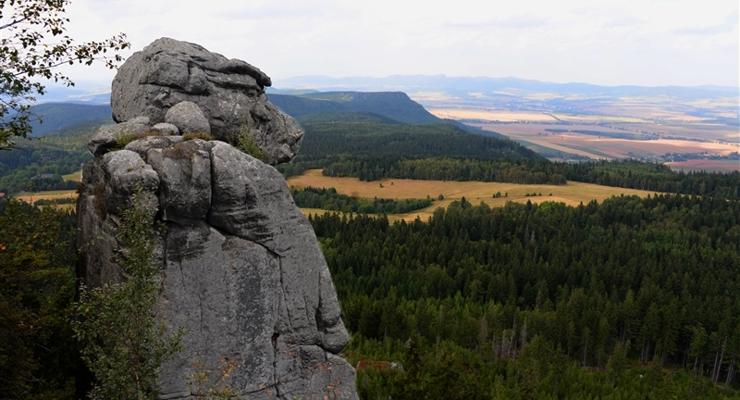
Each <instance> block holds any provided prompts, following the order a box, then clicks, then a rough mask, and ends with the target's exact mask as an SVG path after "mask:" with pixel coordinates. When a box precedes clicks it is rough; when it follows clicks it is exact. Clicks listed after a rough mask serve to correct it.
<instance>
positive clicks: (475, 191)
mask: <svg viewBox="0 0 740 400" xmlns="http://www.w3.org/2000/svg"><path fill="white" fill-rule="evenodd" d="M288 185H290V186H292V187H296V188H303V187H307V186H312V187H317V188H321V187H325V188H329V187H333V188H335V189H337V192H339V193H341V194H346V195H349V196H353V197H363V198H369V199H372V198H374V197H378V198H384V199H421V198H426V197H427V196H429V197H430V198H432V199H435V201H434V204H432V205H431V206H429V207H427V208H424V209H421V210H417V211H414V212H411V213H408V214H396V215H394V216H393V219H404V220H413V219H415V218H416V217H420V218H421V219H423V220H425V219H426V218H428V217H429V216H431V215H432V213H433V212H434V210H436V209H437V208H439V207H446V206H447V205H449V204H450V203H452V202H453V201H455V200H460V199H461V198H463V197H465V199H466V200H468V201H470V202H471V203H473V204H479V203H481V202H484V203H486V204H488V205H489V206H491V207H501V206H503V205H505V204H506V202H508V201H514V202H518V203H526V202H527V201H531V202H532V203H543V202H546V201H554V202H561V203H565V204H567V205H571V206H577V205H578V204H580V203H584V204H585V203H588V202H590V201H591V200H597V201H603V200H605V199H607V198H609V197H612V196H619V195H636V196H640V197H646V196H648V195H650V194H654V192H650V191H644V190H635V189H625V188H616V187H611V186H602V185H595V184H591V183H581V182H568V184H567V185H523V184H516V183H499V182H455V181H426V180H413V179H383V180H381V181H373V182H363V181H360V180H359V179H357V178H337V177H329V176H323V175H322V174H321V170H318V169H314V170H309V171H307V172H306V173H305V174H303V175H300V176H295V177H292V178H290V179H288ZM497 192H498V193H501V197H498V198H494V194H495V193H497ZM532 193H537V194H540V193H541V194H542V195H541V196H531V195H530V196H527V194H532ZM505 194H508V196H506V197H504V195H505ZM440 195H442V197H443V199H441V200H437V199H438V198H439V196H440ZM320 212H324V211H323V210H316V209H310V210H304V213H307V214H318V213H320Z"/></svg>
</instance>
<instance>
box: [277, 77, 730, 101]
mask: <svg viewBox="0 0 740 400" xmlns="http://www.w3.org/2000/svg"><path fill="white" fill-rule="evenodd" d="M280 86H281V87H282V88H294V89H301V88H309V87H310V88H312V89H318V90H359V91H367V90H393V91H396V90H401V91H405V92H414V91H444V92H447V93H452V94H454V93H470V92H496V91H503V90H514V91H523V92H553V93H558V94H561V95H572V94H586V95H590V96H648V95H649V96H660V95H665V96H674V97H684V98H695V97H710V98H714V97H726V96H736V97H737V96H738V94H739V92H740V89H738V88H736V87H725V86H638V85H615V86H609V85H596V84H591V83H582V82H568V83H555V82H545V81H538V80H532V79H521V78H513V77H504V78H495V77H455V76H447V75H391V76H386V77H340V78H336V77H329V76H320V75H317V76H299V77H292V78H288V79H281V80H280Z"/></svg>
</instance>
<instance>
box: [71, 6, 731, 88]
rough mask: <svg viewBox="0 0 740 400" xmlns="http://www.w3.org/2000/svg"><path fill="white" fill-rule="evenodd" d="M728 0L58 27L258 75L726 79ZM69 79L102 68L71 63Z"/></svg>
mask: <svg viewBox="0 0 740 400" xmlns="http://www.w3.org/2000/svg"><path fill="white" fill-rule="evenodd" d="M738 8H739V7H738V0H704V1H699V0H638V1H635V0H506V1H495V0H481V1H474V0H445V1H436V0H424V1H406V0H368V1H363V0H346V1H340V0H326V1H309V0H304V1H282V0H264V1H263V0H256V1H255V0H244V1H234V0H228V1H226V0H224V1H220V0H198V1H192V0H72V5H71V6H70V10H69V11H70V12H69V16H70V18H71V20H72V21H71V25H70V33H71V34H73V35H74V36H75V37H77V38H79V39H100V38H103V37H105V36H108V35H110V34H113V33H117V32H125V33H126V34H127V35H128V37H129V40H130V41H131V43H132V46H133V48H134V49H140V48H142V47H144V46H145V45H146V44H148V43H149V42H151V41H153V40H154V39H156V38H158V37H161V36H169V37H172V38H176V39H181V40H187V41H192V42H196V43H199V44H201V45H203V46H205V47H206V48H208V49H210V50H213V51H217V52H220V53H222V54H224V55H225V56H227V57H230V58H241V59H244V60H246V61H248V62H250V63H252V64H254V65H256V66H258V67H260V68H261V69H262V70H264V71H265V72H267V73H268V74H269V75H270V76H272V78H273V82H274V86H276V87H280V79H281V78H287V77H293V76H302V75H329V76H338V77H339V76H386V75H393V74H446V75H451V76H492V77H505V76H513V77H520V78H528V79H538V80H546V81H554V82H573V81H578V82H589V83H597V84H607V85H616V84H637V85H650V86H654V85H705V84H713V85H725V86H737V85H738V74H739V68H738V58H739V57H740V56H739V54H738V47H739V43H738V42H739V40H738ZM71 74H72V75H73V77H74V78H75V79H77V80H78V81H81V82H84V81H96V82H98V83H100V82H104V83H105V84H106V85H107V84H109V82H110V80H111V79H112V77H113V73H112V72H109V71H105V70H104V69H103V68H93V69H89V68H84V67H78V68H75V69H74V70H73V71H71Z"/></svg>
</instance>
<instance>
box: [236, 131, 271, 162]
mask: <svg viewBox="0 0 740 400" xmlns="http://www.w3.org/2000/svg"><path fill="white" fill-rule="evenodd" d="M236 148H238V149H239V150H241V151H243V152H245V153H247V154H249V155H250V156H252V157H254V158H259V159H260V160H262V161H264V159H265V152H264V151H262V149H261V148H260V147H259V146H258V145H257V143H255V141H254V135H253V134H252V128H250V127H249V125H247V124H245V125H242V126H241V129H240V130H239V136H238V137H237V143H236Z"/></svg>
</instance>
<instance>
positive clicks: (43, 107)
mask: <svg viewBox="0 0 740 400" xmlns="http://www.w3.org/2000/svg"><path fill="white" fill-rule="evenodd" d="M31 113H32V115H33V118H32V119H31V127H32V132H31V135H32V136H34V137H41V136H46V135H49V134H57V133H58V132H60V131H63V130H65V129H68V128H72V127H76V126H79V125H93V124H97V125H102V124H105V123H111V122H113V119H112V118H111V108H110V106H109V105H104V104H78V103H43V104H39V105H35V106H33V107H31Z"/></svg>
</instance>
